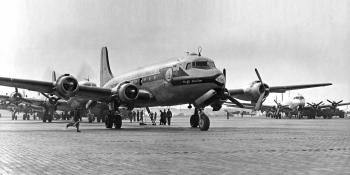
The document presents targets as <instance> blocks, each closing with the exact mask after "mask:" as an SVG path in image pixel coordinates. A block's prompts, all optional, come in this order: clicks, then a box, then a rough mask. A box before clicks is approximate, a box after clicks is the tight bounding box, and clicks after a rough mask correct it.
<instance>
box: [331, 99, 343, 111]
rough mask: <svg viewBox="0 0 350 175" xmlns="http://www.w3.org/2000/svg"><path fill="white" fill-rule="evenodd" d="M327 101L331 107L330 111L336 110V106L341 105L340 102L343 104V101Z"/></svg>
mask: <svg viewBox="0 0 350 175" xmlns="http://www.w3.org/2000/svg"><path fill="white" fill-rule="evenodd" d="M327 101H328V102H329V103H330V104H331V105H332V107H331V108H332V109H334V110H335V109H336V108H337V106H338V105H339V104H340V103H341V102H343V100H340V101H338V102H336V101H330V100H328V99H327Z"/></svg>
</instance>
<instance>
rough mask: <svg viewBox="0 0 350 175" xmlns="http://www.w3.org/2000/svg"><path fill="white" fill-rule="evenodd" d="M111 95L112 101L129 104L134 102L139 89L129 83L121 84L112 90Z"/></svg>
mask: <svg viewBox="0 0 350 175" xmlns="http://www.w3.org/2000/svg"><path fill="white" fill-rule="evenodd" d="M112 93H113V94H114V95H113V98H114V100H117V101H119V102H121V103H131V102H133V101H134V100H136V98H137V96H138V94H139V89H138V88H137V87H136V86H135V85H133V84H131V83H130V82H123V83H119V84H118V85H117V86H116V87H115V88H113V89H112Z"/></svg>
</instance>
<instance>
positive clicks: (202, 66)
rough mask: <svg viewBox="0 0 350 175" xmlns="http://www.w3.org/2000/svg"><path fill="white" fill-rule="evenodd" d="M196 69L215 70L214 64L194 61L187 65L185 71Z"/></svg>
mask: <svg viewBox="0 0 350 175" xmlns="http://www.w3.org/2000/svg"><path fill="white" fill-rule="evenodd" d="M191 68H197V69H211V68H215V64H214V62H212V61H195V62H192V63H187V65H186V69H191Z"/></svg>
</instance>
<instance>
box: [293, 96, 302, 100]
mask: <svg viewBox="0 0 350 175" xmlns="http://www.w3.org/2000/svg"><path fill="white" fill-rule="evenodd" d="M294 99H298V100H304V97H303V96H296V97H294Z"/></svg>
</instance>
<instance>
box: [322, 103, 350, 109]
mask: <svg viewBox="0 0 350 175" xmlns="http://www.w3.org/2000/svg"><path fill="white" fill-rule="evenodd" d="M346 105H350V102H349V103H340V104H338V105H337V107H338V106H346ZM331 107H333V106H332V105H321V106H319V107H318V108H331Z"/></svg>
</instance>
